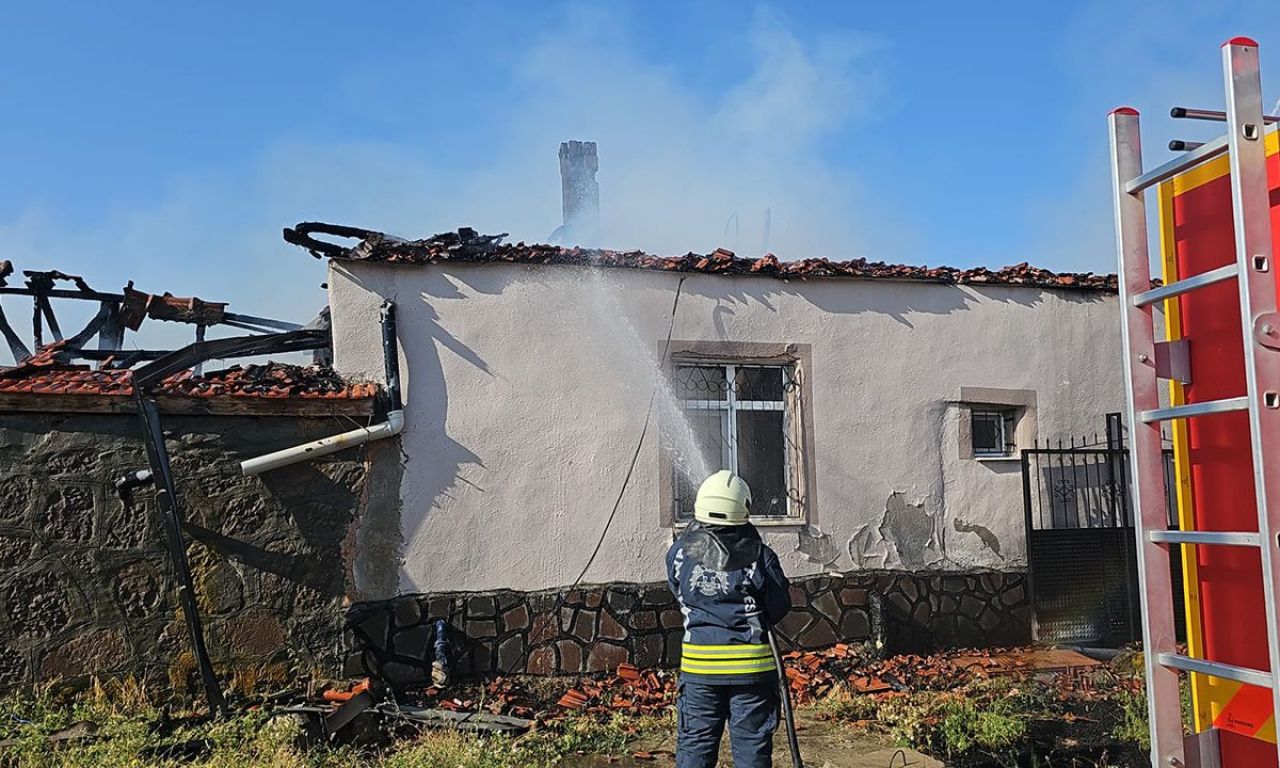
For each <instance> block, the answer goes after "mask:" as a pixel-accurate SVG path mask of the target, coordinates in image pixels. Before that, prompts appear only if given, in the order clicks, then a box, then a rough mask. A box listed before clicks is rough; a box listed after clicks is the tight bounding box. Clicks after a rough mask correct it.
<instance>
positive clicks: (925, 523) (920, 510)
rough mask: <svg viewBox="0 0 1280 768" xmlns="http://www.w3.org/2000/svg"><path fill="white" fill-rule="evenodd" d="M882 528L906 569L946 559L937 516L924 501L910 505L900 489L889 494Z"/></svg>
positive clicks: (882, 532) (881, 531) (933, 563)
mask: <svg viewBox="0 0 1280 768" xmlns="http://www.w3.org/2000/svg"><path fill="white" fill-rule="evenodd" d="M879 531H880V535H881V536H882V537H884V539H885V540H886V541H887V542H888V543H889V544H891V545H892V546H893V549H894V551H895V552H896V553H897V555H898V562H897V563H895V565H898V566H900V567H902V568H927V567H929V566H931V565H935V564H937V563H938V562H940V561H942V560H944V559H945V558H946V555H945V553H944V550H943V548H944V544H943V540H942V535H941V531H940V530H939V526H938V521H937V518H936V517H935V516H934V515H931V514H929V513H928V512H926V511H925V509H924V503H923V502H922V503H920V504H908V503H907V501H906V498H905V497H904V496H903V494H902V493H900V492H897V491H895V492H893V493H891V494H889V500H888V501H887V502H885V509H884V518H883V519H882V520H881V522H880V527H879Z"/></svg>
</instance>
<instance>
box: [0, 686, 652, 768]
mask: <svg viewBox="0 0 1280 768" xmlns="http://www.w3.org/2000/svg"><path fill="white" fill-rule="evenodd" d="M84 721H87V722H92V723H95V724H96V725H97V731H96V733H95V738H94V739H92V740H90V741H86V742H82V743H63V744H57V743H53V742H50V741H49V739H48V736H49V735H50V734H52V733H55V732H57V731H58V730H60V729H63V728H66V727H68V726H71V725H74V724H75V723H78V722H84ZM164 722H165V720H164V713H162V712H161V711H160V710H158V709H157V708H156V707H155V706H153V705H152V704H151V702H150V700H149V698H148V697H147V695H146V692H145V691H144V690H142V689H141V688H140V687H138V686H136V685H133V684H129V683H126V684H124V685H116V686H110V687H104V686H94V688H93V689H91V690H90V691H88V692H87V693H85V694H83V695H80V696H77V697H75V698H73V699H64V698H61V697H59V696H56V695H54V694H53V693H51V691H50V690H48V689H46V690H43V691H39V692H37V693H36V694H34V695H32V696H26V697H11V698H9V699H5V700H3V701H0V740H12V742H13V743H12V744H11V745H10V746H6V747H0V766H3V767H4V768H9V766H24V768H25V767H26V766H32V768H45V767H46V766H47V767H48V768H54V766H70V767H71V768H80V767H83V768H125V767H128V768H133V767H134V766H152V765H184V766H198V767H201V768H246V766H262V767H263V768H355V767H356V766H375V768H554V766H558V765H560V764H561V763H562V762H563V760H564V759H565V757H567V756H569V755H573V754H600V755H620V754H623V753H624V752H626V751H627V745H628V744H629V743H631V742H632V741H633V740H634V739H636V738H638V737H640V736H643V735H645V734H647V733H650V732H653V731H654V730H655V729H658V728H672V727H673V726H674V722H673V721H672V720H671V718H622V717H615V718H614V719H612V720H609V721H606V722H597V721H593V720H590V719H586V718H582V719H568V720H562V721H556V722H553V723H550V724H546V725H543V726H540V727H538V728H536V729H534V730H533V731H531V732H529V733H528V734H526V735H524V736H522V737H519V738H509V737H505V736H486V735H479V734H471V733H459V732H454V731H446V730H440V731H428V730H422V731H417V730H411V731H409V732H408V733H407V734H399V735H396V736H394V737H392V738H391V739H390V741H389V742H388V743H384V744H381V745H379V746H378V747H377V748H373V747H355V746H326V745H316V744H308V743H306V739H305V734H304V732H303V726H302V724H301V723H300V722H299V721H298V720H296V719H294V718H290V717H273V716H272V715H271V714H270V713H268V712H266V711H265V710H251V711H247V712H244V713H242V714H239V715H236V716H234V717H229V718H225V719H221V720H218V721H214V722H205V723H197V724H190V725H183V726H178V727H176V728H172V729H169V730H170V731H171V732H169V733H167V734H163V735H162V734H161V733H160V731H162V730H164V729H163V728H161V725H162V724H163V723H164ZM198 740H203V741H206V742H207V743H208V747H207V749H206V750H204V751H205V754H204V755H203V756H201V757H198V758H197V759H194V760H187V761H183V762H181V763H179V762H177V761H175V760H167V761H166V760H163V759H159V758H156V757H154V756H150V755H148V754H147V753H146V752H144V750H146V749H148V748H154V747H157V746H160V745H162V744H171V743H174V742H184V741H198Z"/></svg>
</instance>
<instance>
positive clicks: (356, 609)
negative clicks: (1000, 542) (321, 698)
mask: <svg viewBox="0 0 1280 768" xmlns="http://www.w3.org/2000/svg"><path fill="white" fill-rule="evenodd" d="M873 595H880V596H881V597H882V605H883V611H884V621H885V628H884V631H885V635H886V638H885V639H886V641H887V645H888V648H889V650H890V651H892V652H894V653H905V652H925V651H929V650H932V649H935V648H944V647H984V646H1001V645H1016V644H1021V643H1026V642H1029V641H1030V639H1031V604H1030V601H1029V596H1028V593H1027V589H1026V575H1025V573H1021V572H1016V571H1015V572H999V571H982V572H974V573H937V574H929V573H914V574H913V573H903V572H891V571H881V572H867V571H864V572H857V573H851V574H846V575H844V576H819V577H810V578H805V579H799V580H796V581H794V582H793V584H792V588H791V597H792V603H793V607H792V610H791V612H790V613H789V614H788V615H787V616H786V618H785V619H784V620H783V621H782V622H780V623H779V626H778V628H777V629H778V635H779V638H780V640H781V643H782V645H783V646H784V647H785V648H788V649H793V648H798V649H806V650H808V649H819V648H825V647H829V646H831V645H833V644H834V643H836V642H860V641H864V640H868V639H870V638H871V631H872V626H871V625H872V618H871V603H872V596H873ZM437 619H444V620H445V621H447V622H448V626H449V628H450V629H449V632H450V635H451V637H450V641H451V645H452V646H453V648H454V653H455V654H456V659H455V665H456V667H457V670H458V671H459V672H460V673H462V674H493V673H513V672H527V673H532V674H539V675H545V674H573V673H579V672H601V671H608V670H612V669H615V668H616V667H617V666H618V664H621V663H623V662H629V663H632V664H635V665H637V666H640V667H650V666H662V667H671V666H675V665H676V664H677V663H678V662H679V659H680V641H681V636H682V628H681V615H680V610H679V608H678V607H677V606H676V603H675V601H674V599H673V598H672V596H671V593H670V592H669V591H668V590H667V586H666V584H641V585H633V584H609V585H604V586H591V587H583V588H581V589H578V590H575V591H573V592H570V593H568V594H564V593H563V592H557V591H545V592H535V593H523V592H513V591H499V592H487V593H454V594H435V595H405V596H402V597H398V598H396V599H394V600H384V601H378V602H366V603H361V604H357V605H355V606H353V607H352V609H351V611H350V613H349V615H348V628H349V633H350V635H349V640H350V642H351V643H352V651H351V653H350V654H349V656H348V658H347V662H346V665H345V672H346V674H348V675H351V676H357V675H363V674H377V675H379V676H381V677H383V678H384V679H387V680H388V681H389V682H391V683H392V684H394V685H412V684H416V683H422V682H424V681H426V680H427V676H428V670H429V666H430V659H431V658H432V651H431V648H432V642H433V640H434V631H433V628H432V627H433V624H434V622H435V620H437Z"/></svg>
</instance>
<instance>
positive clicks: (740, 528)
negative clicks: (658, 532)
mask: <svg viewBox="0 0 1280 768" xmlns="http://www.w3.org/2000/svg"><path fill="white" fill-rule="evenodd" d="M750 510H751V489H750V488H748V487H747V484H746V482H745V481H744V480H743V479H742V478H741V477H738V476H737V475H735V474H733V473H732V472H729V471H727V470H722V471H720V472H717V473H715V474H714V475H712V476H711V477H709V478H707V480H706V481H705V482H704V483H703V484H702V486H701V487H700V488H699V489H698V496H697V499H696V501H695V502H694V506H693V516H694V521H695V522H693V523H691V524H690V525H689V527H688V528H687V529H686V530H685V532H684V533H683V534H681V535H680V537H679V538H678V539H676V541H675V543H674V544H672V545H671V549H670V550H669V551H668V552H667V581H668V583H669V585H670V587H671V592H672V594H674V595H675V597H676V601H677V602H678V603H679V604H680V611H681V613H683V614H684V644H683V649H682V653H681V660H680V684H679V695H678V698H677V701H676V720H677V730H678V742H677V745H678V746H677V750H676V767H677V768H714V766H715V765H716V759H717V755H718V753H719V750H720V737H721V735H722V734H723V733H724V727H725V723H726V721H727V722H728V725H729V744H730V748H731V749H732V751H733V764H734V766H735V768H769V766H772V765H773V732H774V731H775V730H776V729H777V727H778V704H779V701H778V696H779V691H778V674H779V670H778V668H777V665H776V664H775V662H774V660H773V656H772V654H771V653H770V650H769V638H768V636H767V635H766V632H768V631H769V628H770V627H772V626H773V625H774V624H775V623H777V622H778V621H780V620H781V619H782V617H783V615H785V614H786V612H787V610H788V609H789V608H790V607H791V593H790V586H789V584H788V583H787V577H786V575H784V574H783V572H782V567H781V565H779V563H778V556H777V554H775V553H774V551H773V550H772V549H770V548H769V547H767V546H765V544H764V542H762V541H761V540H760V532H759V531H757V530H756V528H755V526H753V525H751V523H749V522H748V521H747V517H748V515H749V514H750Z"/></svg>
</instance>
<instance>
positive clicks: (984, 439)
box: [971, 408, 1017, 458]
mask: <svg viewBox="0 0 1280 768" xmlns="http://www.w3.org/2000/svg"><path fill="white" fill-rule="evenodd" d="M971 418H972V419H973V428H972V436H973V455H974V456H978V457H986V458H991V457H998V456H1012V455H1013V453H1014V450H1015V449H1016V448H1017V446H1016V445H1015V444H1014V439H1013V438H1014V411H1013V409H1011V408H1000V409H993V408H986V409H982V408H974V409H973V411H972V415H971Z"/></svg>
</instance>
